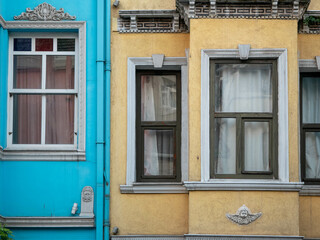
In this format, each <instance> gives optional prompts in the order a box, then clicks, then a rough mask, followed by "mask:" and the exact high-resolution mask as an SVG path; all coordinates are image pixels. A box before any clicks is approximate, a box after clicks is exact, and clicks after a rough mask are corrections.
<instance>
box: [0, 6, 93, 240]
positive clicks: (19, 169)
mask: <svg viewBox="0 0 320 240" xmlns="http://www.w3.org/2000/svg"><path fill="white" fill-rule="evenodd" d="M43 2H44V1H43V0H15V1H8V0H0V15H1V16H2V17H3V18H4V19H5V20H6V21H12V20H13V16H16V15H19V14H20V13H21V12H24V11H25V9H26V8H28V7H29V8H32V9H33V8H34V7H36V6H37V5H39V4H41V3H43ZM46 2H47V3H49V4H51V5H52V6H54V7H56V8H57V9H59V8H64V10H65V12H68V13H69V14H70V15H72V16H76V17H77V18H76V20H77V21H86V22H87V26H86V28H87V29H86V34H87V35H86V41H87V42H86V44H87V46H86V52H87V63H86V74H87V77H86V161H85V162H52V161H0V215H3V216H71V208H72V206H73V203H74V202H77V203H78V204H79V205H80V202H81V199H80V194H81V190H82V188H83V187H84V186H88V185H89V186H92V187H93V189H94V191H95V190H96V189H95V188H96V122H97V118H96V116H97V111H96V106H97V101H96V92H97V85H96V77H97V73H96V49H97V48H96V42H97V39H96V36H97V30H96V26H97V20H96V1H81V2H80V1H78V0H68V1H65V0H48V1H46ZM9 34H10V33H9ZM7 53H8V31H7V30H3V29H2V28H1V27H0V61H1V64H0V80H1V81H0V103H1V104H0V112H1V115H0V146H1V147H3V148H5V147H6V118H7V116H6V113H7V109H6V105H7V70H8V66H7V56H8V55H7ZM95 200H96V199H95ZM96 209H97V208H96V206H95V210H96ZM79 210H80V207H79ZM79 210H78V211H79ZM13 230H14V234H15V239H16V240H19V239H94V236H95V230H94V229H68V230H63V229H60V230H59V231H55V230H52V229H48V230H46V229H42V230H39V229H38V230H37V229H13ZM44 235H45V236H46V237H45V238H44ZM50 236H52V238H50ZM80 237H81V238H80Z"/></svg>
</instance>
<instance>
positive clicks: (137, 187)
mask: <svg viewBox="0 0 320 240" xmlns="http://www.w3.org/2000/svg"><path fill="white" fill-rule="evenodd" d="M137 70H164V71H165V70H179V71H181V159H180V161H181V183H175V182H168V183H166V182H165V183H161V182H146V183H145V182H143V183H137V182H136V71H137ZM187 180H188V62H187V58H186V57H164V60H163V65H162V67H161V68H155V67H154V62H153V58H151V57H138V58H128V72H127V174H126V185H121V186H120V190H121V193H186V189H185V187H184V186H183V185H182V182H183V181H187Z"/></svg>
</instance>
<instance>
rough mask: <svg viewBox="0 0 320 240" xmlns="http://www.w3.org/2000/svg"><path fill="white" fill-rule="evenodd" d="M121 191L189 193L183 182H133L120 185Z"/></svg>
mask: <svg viewBox="0 0 320 240" xmlns="http://www.w3.org/2000/svg"><path fill="white" fill-rule="evenodd" d="M120 192H121V193H188V191H187V189H186V188H185V186H184V185H183V184H182V183H133V184H132V185H120Z"/></svg>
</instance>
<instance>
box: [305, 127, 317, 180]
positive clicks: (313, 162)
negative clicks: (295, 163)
mask: <svg viewBox="0 0 320 240" xmlns="http://www.w3.org/2000/svg"><path fill="white" fill-rule="evenodd" d="M306 178H320V132H306Z"/></svg>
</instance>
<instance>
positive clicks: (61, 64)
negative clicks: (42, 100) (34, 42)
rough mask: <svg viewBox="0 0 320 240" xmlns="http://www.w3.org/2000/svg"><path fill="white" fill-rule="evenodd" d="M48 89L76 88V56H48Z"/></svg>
mask: <svg viewBox="0 0 320 240" xmlns="http://www.w3.org/2000/svg"><path fill="white" fill-rule="evenodd" d="M46 88H47V89H73V88H74V56H47V82H46Z"/></svg>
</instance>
